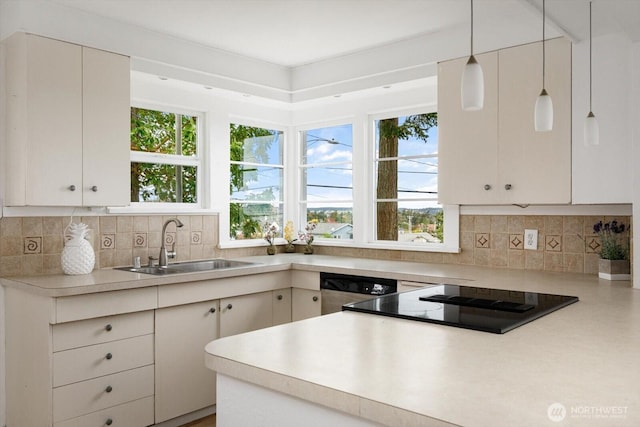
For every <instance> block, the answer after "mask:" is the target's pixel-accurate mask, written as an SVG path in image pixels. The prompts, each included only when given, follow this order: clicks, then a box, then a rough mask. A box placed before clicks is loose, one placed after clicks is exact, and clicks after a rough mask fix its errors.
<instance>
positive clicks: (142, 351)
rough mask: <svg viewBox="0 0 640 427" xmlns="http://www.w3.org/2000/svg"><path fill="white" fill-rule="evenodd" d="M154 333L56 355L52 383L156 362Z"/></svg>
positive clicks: (97, 375) (86, 378)
mask: <svg viewBox="0 0 640 427" xmlns="http://www.w3.org/2000/svg"><path fill="white" fill-rule="evenodd" d="M153 354H154V353H153V335H143V336H140V337H135V338H128V339H124V340H119V341H112V342H108V343H104V344H96V345H92V346H88V347H80V348H74V349H71V350H65V351H60V352H57V353H54V354H53V386H54V387H59V386H63V385H67V384H71V383H75V382H78V381H84V380H88V379H91V378H96V377H101V376H104V375H109V374H114V373H116V372H122V371H126V370H129V369H133V368H139V367H140V366H146V365H152V364H153Z"/></svg>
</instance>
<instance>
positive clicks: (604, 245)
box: [593, 220, 631, 280]
mask: <svg viewBox="0 0 640 427" xmlns="http://www.w3.org/2000/svg"><path fill="white" fill-rule="evenodd" d="M593 232H594V233H596V234H597V235H598V236H600V245H601V246H600V260H599V264H598V277H600V278H601V279H606V280H629V279H630V278H631V266H630V264H629V227H627V226H625V225H624V224H623V223H621V222H618V221H616V220H613V221H611V222H605V223H603V222H602V221H599V222H597V223H595V224H594V225H593Z"/></svg>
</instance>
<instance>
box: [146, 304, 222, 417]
mask: <svg viewBox="0 0 640 427" xmlns="http://www.w3.org/2000/svg"><path fill="white" fill-rule="evenodd" d="M218 316H219V305H218V301H205V302H200V303H195V304H187V305H180V306H175V307H168V308H162V309H159V310H156V360H155V375H156V389H155V396H156V405H155V406H156V423H157V422H161V421H165V420H168V419H171V418H174V417H177V416H179V415H183V414H186V413H189V412H193V411H196V410H198V409H201V408H205V407H207V406H211V405H213V404H214V403H215V373H214V372H212V371H211V370H209V369H207V368H206V367H205V365H204V347H205V345H207V344H208V343H209V342H211V341H213V340H214V339H216V338H217V337H218V332H217V331H218V318H219V317H218Z"/></svg>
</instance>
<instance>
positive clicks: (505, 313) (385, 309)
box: [342, 285, 578, 334]
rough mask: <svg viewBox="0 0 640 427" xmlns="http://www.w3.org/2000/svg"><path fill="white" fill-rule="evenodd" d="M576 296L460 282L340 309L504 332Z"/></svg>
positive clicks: (548, 311) (374, 299)
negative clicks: (466, 284) (468, 284)
mask: <svg viewBox="0 0 640 427" xmlns="http://www.w3.org/2000/svg"><path fill="white" fill-rule="evenodd" d="M577 301H578V297H572V296H567V295H554V294H541V293H537V292H522V291H509V290H503V289H491V288H476V287H471V286H459V285H437V286H432V287H428V288H420V289H417V290H415V291H408V292H402V293H394V294H389V295H383V296H379V297H377V298H373V299H369V300H366V301H361V302H355V303H351V304H345V305H343V306H342V310H345V311H358V312H361V313H370V314H378V315H381V316H390V317H398V318H401V319H409V320H418V321H421V322H429V323H440V324H443V325H448V326H456V327H459V328H466V329H474V330H477V331H485V332H492V333H495V334H504V333H505V332H508V331H510V330H512V329H514V328H517V327H518V326H521V325H524V324H525V323H528V322H531V321H532V320H535V319H537V318H539V317H542V316H544V315H546V314H549V313H551V312H553V311H555V310H558V309H560V308H562V307H565V306H567V305H569V304H573V303H574V302H577Z"/></svg>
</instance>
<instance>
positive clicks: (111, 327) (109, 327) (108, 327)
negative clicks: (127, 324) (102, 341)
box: [104, 324, 113, 332]
mask: <svg viewBox="0 0 640 427" xmlns="http://www.w3.org/2000/svg"><path fill="white" fill-rule="evenodd" d="M104 329H105V330H106V331H107V332H109V331H111V330H112V329H113V326H111V324H108V325H107V326H105V327H104Z"/></svg>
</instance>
